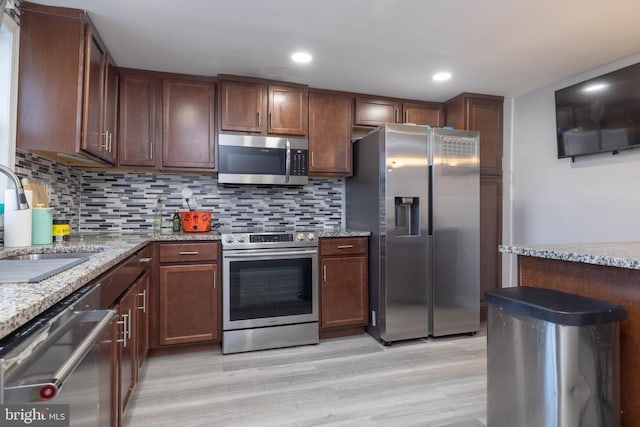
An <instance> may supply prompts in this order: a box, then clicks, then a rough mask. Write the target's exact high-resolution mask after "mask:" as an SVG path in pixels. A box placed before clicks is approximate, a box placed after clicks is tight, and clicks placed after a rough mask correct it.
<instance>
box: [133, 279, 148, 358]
mask: <svg viewBox="0 0 640 427" xmlns="http://www.w3.org/2000/svg"><path fill="white" fill-rule="evenodd" d="M149 277H150V276H149V270H147V271H146V272H145V273H144V274H143V275H142V277H141V278H140V279H139V280H138V283H137V284H136V311H137V319H136V324H137V328H136V332H137V336H136V342H137V346H136V361H137V363H138V371H139V370H140V368H141V367H142V365H143V364H144V361H145V359H146V358H147V353H148V352H149V281H150V279H149Z"/></svg>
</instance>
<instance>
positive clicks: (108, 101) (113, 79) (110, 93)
mask: <svg viewBox="0 0 640 427" xmlns="http://www.w3.org/2000/svg"><path fill="white" fill-rule="evenodd" d="M106 73H107V75H106V81H105V100H104V108H105V111H104V129H103V131H104V133H105V134H106V141H105V142H106V148H105V150H104V151H103V153H102V156H103V158H104V160H106V161H108V162H109V163H115V162H116V160H117V153H118V140H117V137H118V135H117V134H118V132H117V125H118V71H117V70H116V67H114V66H113V64H111V63H110V62H108V64H107V69H106Z"/></svg>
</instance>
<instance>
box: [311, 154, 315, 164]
mask: <svg viewBox="0 0 640 427" xmlns="http://www.w3.org/2000/svg"><path fill="white" fill-rule="evenodd" d="M311 166H314V163H313V151H312V152H311Z"/></svg>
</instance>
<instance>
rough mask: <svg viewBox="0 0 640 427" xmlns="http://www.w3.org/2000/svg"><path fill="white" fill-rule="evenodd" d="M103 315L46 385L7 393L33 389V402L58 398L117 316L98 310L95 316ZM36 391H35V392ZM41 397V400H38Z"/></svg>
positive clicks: (8, 388) (111, 311) (11, 388)
mask: <svg viewBox="0 0 640 427" xmlns="http://www.w3.org/2000/svg"><path fill="white" fill-rule="evenodd" d="M98 313H100V315H103V317H102V319H101V320H100V321H99V322H98V323H97V324H96V325H95V326H94V327H93V328H92V329H91V331H90V332H89V333H88V334H87V336H86V337H85V338H84V339H83V340H82V342H81V343H80V344H78V346H77V347H76V348H75V350H73V352H72V353H71V354H70V355H69V358H67V360H65V361H64V363H63V364H62V366H60V367H59V368H58V370H57V371H56V372H55V373H54V374H53V376H52V378H51V379H50V380H49V381H47V382H44V383H39V384H24V385H19V386H14V387H6V388H5V389H4V390H5V393H7V392H11V391H22V392H23V393H24V392H28V391H29V390H28V389H32V390H33V391H34V393H29V396H30V397H31V401H38V400H50V399H53V398H54V397H56V396H57V394H58V393H59V392H60V390H61V389H62V387H63V385H64V382H65V381H66V380H67V378H69V376H70V375H71V374H72V373H73V371H74V370H75V369H76V368H77V367H78V365H79V364H80V363H81V362H82V361H83V360H84V358H85V356H86V355H87V353H89V351H90V350H91V347H93V345H94V344H95V342H96V341H97V340H98V339H99V338H100V335H101V334H102V333H103V332H104V330H105V329H106V328H108V327H109V325H110V324H111V321H112V320H113V319H114V317H115V316H116V312H115V311H114V310H97V311H96V312H95V314H98ZM34 389H35V390H34ZM38 396H39V399H38Z"/></svg>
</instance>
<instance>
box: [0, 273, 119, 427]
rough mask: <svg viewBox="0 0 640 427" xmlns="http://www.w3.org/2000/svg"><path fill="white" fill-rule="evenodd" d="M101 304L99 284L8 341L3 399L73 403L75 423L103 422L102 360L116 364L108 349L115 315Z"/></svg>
mask: <svg viewBox="0 0 640 427" xmlns="http://www.w3.org/2000/svg"><path fill="white" fill-rule="evenodd" d="M99 305H100V288H99V284H96V285H89V286H87V287H85V288H82V289H81V290H79V291H77V292H76V293H74V294H72V295H71V296H70V297H68V298H67V299H65V300H63V301H62V302H60V303H59V304H57V305H56V306H54V307H53V308H52V309H50V310H48V311H47V312H45V313H43V314H42V315H40V316H39V317H38V318H36V319H34V320H33V321H31V322H30V323H28V324H27V325H25V326H24V327H23V328H21V329H19V330H18V331H16V332H15V333H13V334H12V335H10V336H9V337H7V338H5V339H3V340H2V341H1V342H0V365H1V368H2V369H1V371H0V403H2V404H38V403H46V404H67V405H69V412H70V414H69V425H71V426H97V425H99V424H100V421H99V415H98V414H99V402H100V400H99V398H100V392H99V386H100V363H101V361H102V363H103V364H104V363H111V360H110V359H109V360H106V357H105V356H106V355H108V354H105V351H104V348H105V345H106V346H109V345H110V344H111V342H112V331H113V328H112V325H113V324H112V322H113V319H114V317H115V311H113V310H99V309H98V308H99ZM101 357H102V359H101Z"/></svg>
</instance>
